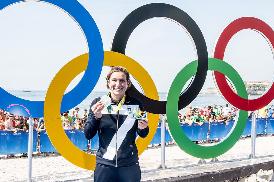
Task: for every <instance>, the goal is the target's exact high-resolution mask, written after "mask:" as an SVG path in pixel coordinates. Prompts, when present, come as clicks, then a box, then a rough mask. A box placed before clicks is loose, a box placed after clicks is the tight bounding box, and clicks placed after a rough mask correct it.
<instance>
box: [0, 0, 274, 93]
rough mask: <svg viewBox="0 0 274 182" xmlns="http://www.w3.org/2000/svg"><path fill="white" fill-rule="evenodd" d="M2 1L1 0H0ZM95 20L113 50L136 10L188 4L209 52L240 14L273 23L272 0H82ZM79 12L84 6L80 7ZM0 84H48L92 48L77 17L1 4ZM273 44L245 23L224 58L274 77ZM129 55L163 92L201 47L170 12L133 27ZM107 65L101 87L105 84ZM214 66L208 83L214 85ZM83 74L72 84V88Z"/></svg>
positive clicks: (261, 76)
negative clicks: (118, 32) (152, 5)
mask: <svg viewBox="0 0 274 182" xmlns="http://www.w3.org/2000/svg"><path fill="white" fill-rule="evenodd" d="M1 1H3V0H1ZM79 2H80V3H81V4H82V5H83V6H84V7H85V8H86V9H87V10H88V12H89V13H90V14H91V15H92V17H93V19H94V20H95V22H96V24H97V26H98V28H99V30H100V33H101V37H102V40H103V46H104V50H110V49H111V44H112V40H113V37H114V35H115V32H116V30H117V28H118V27H119V25H120V23H121V22H122V21H123V19H124V18H125V17H126V16H127V15H128V14H129V13H130V12H132V11H133V10H134V9H136V8H138V7H140V6H142V5H144V4H149V3H152V2H164V3H168V4H171V5H174V6H176V7H178V8H180V9H182V10H183V11H185V12H186V13H187V14H188V15H189V16H191V17H192V19H193V20H194V21H195V22H196V23H197V24H198V26H199V28H200V29H201V31H202V33H203V35H204V38H205V40H206V44H207V49H208V55H209V57H213V53H214V48H215V44H216V42H217V40H218V38H219V36H220V34H221V33H222V31H223V30H224V28H225V27H226V26H228V25H229V23H231V22H232V21H233V20H235V19H237V18H240V17H247V16H248V17H256V18H259V19H261V20H263V21H264V22H266V23H267V24H268V25H269V26H270V27H272V29H273V27H274V13H273V9H274V1H273V0H262V1H258V0H241V1H239V0H229V1H227V0H226V1H224V0H210V1H209V0H207V1H198V0H184V1H182V0H178V1H177V0H176V1H174V0H173V1H157V0H154V1H151V0H145V1H142V0H138V1H137V0H136V1H133V0H127V1H126V0H116V1H110V0H105V1H99V0H97V1H91V0H79ZM79 13H80V12H79ZM0 25H1V28H0V67H1V70H0V78H1V79H0V86H1V87H2V88H4V89H5V90H47V88H48V86H49V84H50V81H51V80H52V79H53V77H54V75H55V74H56V73H57V72H58V70H60V68H62V66H64V65H65V64H66V63H68V62H69V61H70V60H72V59H73V58H74V57H77V56H78V55H81V54H84V53H87V52H88V46H87V43H86V39H85V35H84V34H83V33H82V30H81V28H80V27H79V25H78V23H77V22H75V21H74V20H73V19H72V18H71V17H70V16H69V15H68V14H67V13H66V12H64V11H63V10H62V9H60V8H58V7H55V6H53V5H51V4H48V3H45V2H36V1H34V0H28V1H26V2H21V3H16V4H13V5H11V6H8V7H7V8H5V9H3V10H0ZM273 52H274V51H273V48H272V47H270V46H269V43H268V42H267V40H266V39H265V38H264V37H263V36H262V35H261V34H259V33H258V32H256V31H252V30H243V31H240V32H239V33H237V34H236V35H234V36H233V38H232V39H231V40H230V42H229V44H228V46H227V49H226V51H225V57H224V60H225V61H226V62H228V63H229V64H231V65H232V66H233V67H234V68H235V69H236V70H237V71H238V73H239V74H240V75H241V77H242V78H243V80H245V81H269V82H273V80H274V61H273ZM126 55H127V56H129V57H131V58H133V59H135V60H136V61H137V62H139V63H140V64H141V65H142V66H143V67H144V68H145V69H146V70H147V71H148V72H149V74H150V75H151V77H152V79H153V80H154V82H155V84H156V87H157V89H158V91H159V92H168V90H169V87H170V85H171V83H172V80H173V79H174V78H175V76H176V74H177V73H178V72H179V71H180V70H181V69H182V68H183V67H184V66H185V65H186V64H188V63H190V62H191V61H193V60H196V59H197V54H196V50H195V46H194V44H193V42H192V40H191V38H190V37H189V36H188V33H187V32H186V31H185V30H184V28H183V27H181V26H179V25H178V24H176V23H175V22H173V21H170V20H168V19H165V18H153V19H150V20H147V21H145V22H143V23H142V24H140V25H139V26H138V27H137V28H136V29H135V30H134V32H133V33H132V34H131V36H130V39H129V41H128V44H127V48H126ZM107 71H108V68H105V67H104V68H103V72H102V74H101V77H100V79H99V81H98V83H97V85H96V87H95V89H94V90H95V91H102V90H105V89H106V88H105V80H104V78H105V75H106V72H107ZM211 75H212V72H208V77H207V80H206V81H207V82H206V84H205V86H204V89H206V88H208V87H215V85H214V83H213V78H212V76H211ZM79 79H81V75H79V76H78V77H77V78H75V80H74V81H73V82H72V83H71V85H70V86H69V88H68V90H70V89H71V88H73V86H74V85H75V84H76V83H77V81H78V80H79Z"/></svg>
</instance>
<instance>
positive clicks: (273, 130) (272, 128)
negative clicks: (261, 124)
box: [266, 118, 274, 135]
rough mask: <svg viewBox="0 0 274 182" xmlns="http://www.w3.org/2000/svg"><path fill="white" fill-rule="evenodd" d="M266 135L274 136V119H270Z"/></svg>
mask: <svg viewBox="0 0 274 182" xmlns="http://www.w3.org/2000/svg"><path fill="white" fill-rule="evenodd" d="M266 133H267V134H269V135H274V118H273V119H268V121H267V124H266Z"/></svg>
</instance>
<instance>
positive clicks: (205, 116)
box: [0, 104, 274, 132]
mask: <svg viewBox="0 0 274 182" xmlns="http://www.w3.org/2000/svg"><path fill="white" fill-rule="evenodd" d="M237 112H238V109H237V108H235V107H231V106H228V104H226V105H225V106H224V107H223V106H217V105H215V106H205V107H193V106H188V107H187V108H186V110H185V112H179V113H178V118H179V121H180V123H181V124H188V125H192V124H193V123H196V124H198V125H202V124H203V123H204V122H226V123H227V122H229V121H230V120H233V119H234V118H235V117H236V115H237ZM251 113H252V112H249V116H250V117H251ZM256 114H257V118H274V105H272V106H267V107H264V108H262V109H260V110H258V111H256ZM87 117H88V110H87V109H83V110H80V109H79V108H78V107H76V108H74V109H72V110H70V111H67V112H64V113H62V114H61V121H62V125H63V128H64V129H65V130H73V129H83V127H84V124H85V122H86V120H87ZM163 118H164V119H166V117H165V115H164V116H163ZM28 120H29V118H28V117H23V116H16V115H13V114H11V113H8V112H6V111H4V110H2V109H0V130H8V131H14V132H17V131H28V128H29V123H28ZM33 122H34V130H37V131H41V130H44V129H45V125H44V120H43V118H33Z"/></svg>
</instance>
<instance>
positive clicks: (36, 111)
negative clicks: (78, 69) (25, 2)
mask: <svg viewBox="0 0 274 182" xmlns="http://www.w3.org/2000/svg"><path fill="white" fill-rule="evenodd" d="M21 1H22V0H5V1H3V0H2V1H0V10H2V9H4V8H5V7H7V6H9V5H11V4H13V3H18V2H21ZM41 1H44V2H48V3H51V4H53V5H55V6H57V7H59V8H61V9H63V10H64V11H66V12H67V13H68V14H69V15H70V16H72V17H73V18H74V19H75V21H76V22H78V24H79V25H80V27H81V28H82V30H83V32H84V34H85V35H86V39H87V43H88V48H89V52H90V53H92V54H91V55H92V61H91V56H89V60H88V66H87V69H86V71H85V74H84V75H83V77H82V79H81V81H80V82H79V83H78V84H77V85H76V86H75V88H74V89H73V90H71V91H70V92H68V93H67V94H65V95H64V97H63V100H62V105H61V112H64V111H68V110H69V109H71V108H73V107H74V106H76V105H78V104H79V103H81V102H82V101H83V100H84V99H85V98H86V97H87V96H88V95H89V94H90V92H91V91H92V90H93V88H94V86H95V85H96V83H97V81H98V79H99V77H100V74H101V71H102V66H103V60H104V50H103V43H102V39H101V35H100V32H99V29H98V27H97V25H96V23H95V21H94V20H93V18H92V16H91V15H90V14H89V13H88V11H87V10H86V9H85V8H84V7H83V6H82V5H81V4H80V3H79V2H78V1H77V0H69V1H68V0H41ZM91 63H92V64H91ZM0 98H1V99H0V108H2V109H5V108H7V107H8V106H9V105H10V104H21V105H24V106H25V107H26V108H28V109H29V110H30V111H31V113H32V117H43V115H44V101H29V100H25V99H22V98H18V97H16V96H14V95H12V94H10V93H8V92H7V91H6V90H4V89H3V88H2V87H0Z"/></svg>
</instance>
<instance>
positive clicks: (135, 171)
mask: <svg viewBox="0 0 274 182" xmlns="http://www.w3.org/2000/svg"><path fill="white" fill-rule="evenodd" d="M106 79H107V88H108V89H109V93H108V94H107V96H105V97H102V98H96V99H95V100H93V102H92V103H91V107H90V113H89V115H88V120H87V122H86V125H85V135H86V137H87V139H91V138H93V137H94V136H95V134H96V133H97V132H98V136H99V149H98V151H97V154H96V168H95V172H94V181H96V182H99V181H113V180H114V181H134V182H136V181H137V182H138V181H140V180H141V170H140V166H139V162H138V149H137V146H136V143H135V140H136V133H137V134H138V135H139V136H140V137H142V138H144V137H146V136H147V135H148V132H149V128H148V123H147V121H146V120H145V119H137V118H135V117H134V114H132V113H134V111H136V110H138V108H139V107H142V106H141V103H140V102H138V101H137V100H135V99H133V98H131V97H130V96H128V95H127V94H126V91H127V89H128V88H129V87H130V86H131V81H130V78H129V73H128V71H127V70H126V69H125V68H123V67H120V66H114V67H112V68H111V70H110V71H109V73H108V74H107V78H106ZM106 97H108V98H109V100H110V101H111V102H105V101H106V100H107V99H106ZM106 103H108V104H106Z"/></svg>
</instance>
